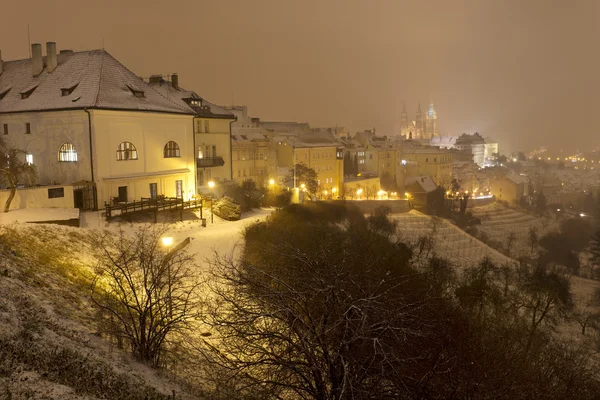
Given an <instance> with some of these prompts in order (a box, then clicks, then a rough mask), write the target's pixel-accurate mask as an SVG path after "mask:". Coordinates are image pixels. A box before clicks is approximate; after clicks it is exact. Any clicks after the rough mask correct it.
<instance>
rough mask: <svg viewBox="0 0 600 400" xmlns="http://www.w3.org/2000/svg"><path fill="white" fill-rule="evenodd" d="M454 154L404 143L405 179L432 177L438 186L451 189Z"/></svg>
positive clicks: (403, 163) (402, 164)
mask: <svg viewBox="0 0 600 400" xmlns="http://www.w3.org/2000/svg"><path fill="white" fill-rule="evenodd" d="M452 163H453V157H452V153H451V152H450V151H448V150H444V149H440V148H437V147H429V146H418V145H410V144H408V143H407V142H404V145H403V147H402V159H401V160H400V165H401V166H402V168H403V170H404V175H405V178H409V177H414V176H430V177H431V178H432V179H433V180H434V181H435V183H436V184H437V185H440V186H444V187H446V188H447V187H449V185H450V182H451V181H452Z"/></svg>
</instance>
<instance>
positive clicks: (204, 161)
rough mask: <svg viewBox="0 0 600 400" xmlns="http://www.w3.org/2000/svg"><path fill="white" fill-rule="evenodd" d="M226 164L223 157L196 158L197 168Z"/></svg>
mask: <svg viewBox="0 0 600 400" xmlns="http://www.w3.org/2000/svg"><path fill="white" fill-rule="evenodd" d="M223 165H225V160H223V157H218V156H217V157H203V158H197V159H196V168H208V167H222V166H223Z"/></svg>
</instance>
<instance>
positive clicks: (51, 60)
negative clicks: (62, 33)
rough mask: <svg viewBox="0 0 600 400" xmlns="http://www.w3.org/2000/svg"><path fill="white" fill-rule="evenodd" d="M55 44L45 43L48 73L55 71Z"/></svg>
mask: <svg viewBox="0 0 600 400" xmlns="http://www.w3.org/2000/svg"><path fill="white" fill-rule="evenodd" d="M56 65H57V61H56V42H46V68H47V71H48V72H52V71H54V70H55V69H56Z"/></svg>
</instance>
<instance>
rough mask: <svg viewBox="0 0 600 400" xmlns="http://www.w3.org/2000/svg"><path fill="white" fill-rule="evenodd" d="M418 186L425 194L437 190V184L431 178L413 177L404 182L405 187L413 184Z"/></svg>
mask: <svg viewBox="0 0 600 400" xmlns="http://www.w3.org/2000/svg"><path fill="white" fill-rule="evenodd" d="M415 183H416V184H418V185H419V186H420V187H421V188H422V189H423V191H424V192H425V193H429V192H433V191H434V190H435V189H437V185H436V183H435V182H434V181H433V179H431V177H430V176H411V177H409V178H406V180H405V181H404V186H407V187H408V186H411V185H413V184H415Z"/></svg>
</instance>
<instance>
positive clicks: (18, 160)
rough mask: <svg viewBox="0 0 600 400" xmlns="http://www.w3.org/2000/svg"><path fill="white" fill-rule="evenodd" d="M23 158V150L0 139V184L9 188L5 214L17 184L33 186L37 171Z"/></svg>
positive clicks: (24, 154)
mask: <svg viewBox="0 0 600 400" xmlns="http://www.w3.org/2000/svg"><path fill="white" fill-rule="evenodd" d="M25 156H26V153H25V152H24V151H23V150H19V149H15V148H13V147H10V146H8V145H7V144H6V143H5V142H4V141H3V140H2V138H0V182H2V183H4V184H6V185H8V187H9V188H10V194H9V195H8V198H7V199H6V203H5V204H4V212H5V213H7V212H8V211H9V210H10V204H11V203H12V201H13V199H14V198H15V195H16V193H17V186H18V185H19V184H23V183H27V184H28V185H34V184H35V180H36V178H37V170H36V168H35V165H33V164H29V163H28V162H27V160H26V158H25Z"/></svg>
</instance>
